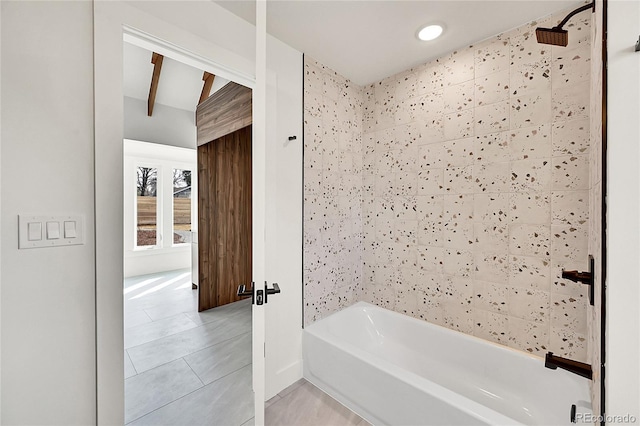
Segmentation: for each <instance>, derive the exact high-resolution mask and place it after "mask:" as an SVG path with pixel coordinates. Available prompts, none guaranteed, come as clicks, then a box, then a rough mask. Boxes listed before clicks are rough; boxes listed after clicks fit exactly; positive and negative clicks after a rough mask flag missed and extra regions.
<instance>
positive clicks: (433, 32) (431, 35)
mask: <svg viewBox="0 0 640 426" xmlns="http://www.w3.org/2000/svg"><path fill="white" fill-rule="evenodd" d="M442 30H443V28H442V26H441V25H427V26H426V27H422V28H421V29H420V30H419V31H418V38H419V39H420V40H424V41H429V40H434V39H436V38H438V37H440V34H442Z"/></svg>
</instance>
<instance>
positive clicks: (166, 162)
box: [123, 109, 198, 277]
mask: <svg viewBox="0 0 640 426" xmlns="http://www.w3.org/2000/svg"><path fill="white" fill-rule="evenodd" d="M154 112H155V109H154ZM194 142H195V140H194ZM194 144H195V143H194ZM196 156H197V151H196V150H195V149H187V148H178V147H174V146H165V145H158V144H155V143H147V142H141V141H132V140H125V141H124V199H123V203H124V276H125V277H133V276H137V275H144V274H152V273H155V272H162V271H171V270H175V269H183V268H190V267H191V244H181V245H174V244H173V217H172V213H173V197H172V194H173V185H172V179H173V169H182V170H191V187H192V188H193V191H192V192H191V194H192V197H191V226H192V230H193V231H197V230H198V197H197V188H198V167H197V161H196V160H197V158H196ZM138 165H140V166H150V167H157V168H158V172H157V173H158V177H160V178H161V181H159V185H158V190H157V192H158V199H157V203H158V220H159V224H160V226H161V228H160V232H161V233H162V235H164V238H162V239H161V241H160V242H159V245H158V247H155V248H152V249H151V248H136V247H135V239H136V232H135V230H136V221H135V220H136V210H135V202H136V167H138Z"/></svg>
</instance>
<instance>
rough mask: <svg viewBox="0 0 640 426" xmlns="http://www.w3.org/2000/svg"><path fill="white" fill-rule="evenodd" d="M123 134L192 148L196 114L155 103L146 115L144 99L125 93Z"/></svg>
mask: <svg viewBox="0 0 640 426" xmlns="http://www.w3.org/2000/svg"><path fill="white" fill-rule="evenodd" d="M124 137H125V139H134V140H138V141H149V142H153V143H158V144H163V145H172V146H179V147H182V148H192V149H195V148H196V121H195V113H194V112H192V111H185V110H183V109H178V108H172V107H170V106H167V105H162V104H158V103H156V105H155V106H154V107H153V115H152V116H151V117H149V116H147V103H146V102H145V101H143V100H140V99H135V98H131V97H128V96H125V97H124Z"/></svg>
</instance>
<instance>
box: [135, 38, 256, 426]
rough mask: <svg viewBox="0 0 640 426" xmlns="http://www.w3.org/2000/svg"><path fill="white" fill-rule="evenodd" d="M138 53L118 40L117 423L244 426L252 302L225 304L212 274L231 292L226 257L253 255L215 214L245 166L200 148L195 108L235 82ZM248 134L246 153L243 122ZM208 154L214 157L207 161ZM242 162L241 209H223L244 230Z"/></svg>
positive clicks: (242, 234)
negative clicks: (120, 320) (120, 378)
mask: <svg viewBox="0 0 640 426" xmlns="http://www.w3.org/2000/svg"><path fill="white" fill-rule="evenodd" d="M145 47H147V48H145ZM145 47H142V46H140V45H138V44H136V43H128V42H126V41H125V42H124V43H123V65H124V74H123V76H124V80H123V83H124V84H123V95H124V99H123V103H124V117H123V123H124V138H125V140H124V142H123V143H124V158H123V166H124V168H123V170H124V173H123V181H124V188H123V197H124V199H123V206H124V211H123V216H124V221H123V222H124V235H123V237H124V249H123V260H124V272H125V279H124V282H123V303H124V365H125V370H124V380H125V404H124V405H125V424H172V425H173V424H203V423H213V424H230V425H237V426H240V425H242V424H244V423H245V422H248V421H250V420H251V419H252V418H253V415H254V412H253V411H254V410H253V400H252V399H251V398H247V394H249V395H250V394H251V392H252V371H251V370H252V358H251V356H252V352H251V339H252V335H251V333H252V324H251V321H252V320H251V301H250V299H249V300H240V298H239V297H234V296H235V293H234V294H233V295H227V297H226V298H224V300H221V299H220V297H218V296H219V295H220V294H226V293H229V292H230V289H229V288H228V287H229V286H226V287H225V289H224V291H218V289H219V288H220V279H219V277H218V279H215V278H216V277H213V276H212V274H214V273H217V272H218V270H220V271H224V273H225V279H226V281H225V282H228V283H233V282H236V284H235V286H236V287H237V285H240V284H249V282H244V281H243V282H237V272H239V271H237V269H238V268H235V269H234V268H233V267H229V265H231V266H234V265H238V264H241V262H239V261H238V257H237V256H229V257H228V258H227V257H226V256H225V255H224V254H231V252H233V250H234V249H235V248H236V247H235V246H236V245H239V246H242V247H248V253H249V255H250V251H251V228H250V226H249V228H248V230H247V229H240V228H239V224H238V223H236V222H232V221H225V222H222V221H221V213H222V212H224V211H225V210H226V209H222V210H215V209H214V207H215V206H216V205H221V206H225V205H226V204H225V203H224V202H225V200H226V199H227V198H233V197H232V196H233V195H235V194H236V193H237V192H238V191H229V189H230V188H231V187H227V194H228V197H223V196H221V189H224V188H221V187H220V185H215V182H216V181H219V182H226V183H227V184H230V185H235V186H238V185H239V186H242V185H243V181H242V180H241V179H240V178H242V177H243V175H242V174H238V173H237V171H238V165H239V164H241V163H242V162H239V161H225V160H224V158H221V157H220V155H226V154H228V153H229V152H231V149H230V147H231V146H226V147H225V149H222V150H221V151H222V152H217V150H214V149H208V148H209V146H212V147H213V146H217V145H218V144H214V142H217V141H214V140H211V141H208V140H207V141H202V140H201V138H198V137H197V134H198V132H197V127H196V113H197V106H198V105H201V104H203V102H205V101H207V102H208V100H209V99H211V98H210V97H211V96H212V95H214V94H216V93H218V91H220V90H221V89H223V88H225V87H226V86H227V85H229V84H234V85H235V83H231V82H230V81H229V80H227V79H224V78H222V77H217V76H215V75H214V74H213V73H211V72H208V71H211V70H205V67H199V68H196V67H194V66H193V64H190V65H187V64H185V63H182V62H181V61H179V60H176V59H173V58H171V57H169V56H164V55H160V54H158V53H157V52H154V51H153V50H149V49H148V47H149V46H145ZM236 86H239V85H236ZM240 87H242V86H240ZM247 90H249V92H250V89H247ZM205 103H206V102H205ZM200 123H201V125H202V124H203V123H205V124H206V123H207V121H206V120H200ZM245 127H246V126H245ZM245 133H246V130H245ZM244 136H245V138H244V139H243V141H244V146H246V145H247V144H248V146H249V155H250V147H251V133H250V126H249V133H248V139H246V134H244ZM198 145H200V147H198ZM209 151H212V152H215V153H216V155H215V156H214V157H212V158H213V160H212V161H210V159H209V157H207V154H208V152H209ZM244 164H245V165H246V164H248V167H249V174H248V193H247V192H246V191H245V192H244V194H245V195H246V194H248V202H249V204H248V210H246V209H247V207H246V204H245V205H244V206H241V205H239V204H238V203H233V205H232V206H227V207H232V210H233V212H234V217H235V216H243V217H245V218H247V217H248V221H249V224H250V221H251V210H250V203H251V191H250V189H251V185H250V182H251V174H250V172H251V170H250V169H251V159H250V157H249V160H248V162H247V161H246V159H245V161H244ZM222 165H224V166H226V165H232V166H233V167H229V168H228V169H229V170H230V171H231V172H233V173H235V174H234V175H233V179H227V177H226V175H225V176H222V177H219V178H218V179H215V176H216V175H217V174H220V173H218V169H220V167H216V166H222ZM225 169H226V168H225ZM202 176H204V177H205V178H204V179H200V178H201V177H202ZM244 176H245V177H246V175H244ZM245 186H246V185H245ZM212 193H213V194H215V195H216V197H212V196H211V194H212ZM222 193H224V191H223V192H222ZM212 198H214V201H215V202H211V199H212ZM227 204H228V203H227ZM243 209H244V210H243ZM238 212H243V215H238ZM245 222H246V220H245ZM201 224H204V226H200V225H201ZM200 228H203V230H204V231H205V232H204V235H203V234H202V233H199V232H198V231H199V229H200ZM247 231H248V233H247ZM247 236H248V241H247ZM222 239H224V240H225V241H224V242H221V240H222ZM232 243H233V244H232ZM212 247H222V250H221V251H220V250H218V251H214V250H212V249H211V248H212ZM242 254H243V255H244V254H246V253H245V252H242ZM245 263H246V262H245ZM203 265H204V266H205V267H202V266H203ZM212 266H215V268H212ZM245 272H246V266H245ZM234 274H235V275H234ZM248 274H249V275H248V277H247V276H242V279H243V280H246V279H247V278H248V280H249V281H250V280H251V263H250V257H249V263H248ZM245 275H246V274H245ZM231 285H233V284H231ZM213 293H215V294H216V299H215V300H212V299H211V298H210V297H209V296H210V295H211V294H213ZM228 398H232V399H231V400H232V401H234V403H233V404H229V403H228V401H229V399H228Z"/></svg>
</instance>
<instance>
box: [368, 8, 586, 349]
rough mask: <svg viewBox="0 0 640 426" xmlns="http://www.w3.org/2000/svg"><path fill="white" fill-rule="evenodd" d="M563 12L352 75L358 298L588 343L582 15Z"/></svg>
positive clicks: (515, 334) (492, 332) (546, 339)
mask: <svg viewBox="0 0 640 426" xmlns="http://www.w3.org/2000/svg"><path fill="white" fill-rule="evenodd" d="M565 15H566V12H563V13H559V14H557V15H554V16H553V17H551V18H548V19H545V20H544V21H540V22H534V23H531V24H529V25H526V26H523V27H521V28H518V29H516V30H514V31H511V32H509V33H506V34H502V35H498V36H496V37H493V38H492V39H489V40H486V41H484V42H481V43H478V44H477V45H474V46H471V47H469V48H466V49H462V50H459V51H456V52H453V53H452V54H450V55H448V56H447V57H444V58H441V59H438V60H435V61H432V62H429V63H427V64H424V65H422V66H419V67H416V68H413V69H410V70H408V71H406V72H403V73H400V74H398V75H394V76H392V77H389V78H386V79H385V80H383V81H380V82H377V83H375V84H372V85H370V86H367V87H365V92H364V111H363V114H364V123H363V132H364V135H363V147H362V149H363V177H362V178H363V184H364V193H363V195H364V196H363V232H364V259H363V260H364V271H363V275H364V280H365V285H364V299H365V300H367V301H370V302H373V303H376V304H378V305H382V306H384V307H387V308H390V309H394V310H396V311H399V312H402V313H405V314H408V315H411V316H414V317H417V318H421V319H424V320H427V321H429V322H433V323H436V324H440V325H443V326H446V327H449V328H452V329H454V330H458V331H461V332H464V333H468V334H472V335H475V336H478V337H481V338H484V339H487V340H490V341H493V342H497V343H501V344H504V345H508V346H510V347H513V348H516V349H520V350H523V351H527V352H529V353H532V354H536V355H539V356H544V354H545V353H546V352H547V351H549V350H551V351H553V352H554V353H556V354H558V355H562V356H568V357H570V358H572V359H576V360H580V361H584V360H586V359H587V300H586V291H585V289H584V288H583V287H584V286H581V285H579V284H575V283H572V282H570V281H565V280H562V279H560V278H559V277H560V273H561V269H562V268H563V267H565V268H567V269H574V268H575V269H582V270H583V269H584V268H585V266H586V259H587V255H588V238H587V236H588V231H589V229H588V227H589V222H588V220H589V146H590V141H589V130H590V129H589V100H590V95H589V93H590V72H591V63H590V58H591V48H590V42H591V28H590V23H591V16H590V14H589V13H585V14H582V15H578V16H576V17H575V18H574V19H573V20H572V21H571V22H570V24H569V25H568V26H567V27H566V28H567V29H569V32H570V37H569V38H570V44H569V46H568V47H566V48H560V47H551V46H546V45H540V44H538V43H537V42H536V38H535V28H536V27H537V26H539V25H540V26H552V25H555V24H556V23H557V22H558V21H560V20H561V19H562V18H563V17H564V16H565Z"/></svg>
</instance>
